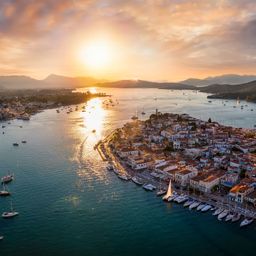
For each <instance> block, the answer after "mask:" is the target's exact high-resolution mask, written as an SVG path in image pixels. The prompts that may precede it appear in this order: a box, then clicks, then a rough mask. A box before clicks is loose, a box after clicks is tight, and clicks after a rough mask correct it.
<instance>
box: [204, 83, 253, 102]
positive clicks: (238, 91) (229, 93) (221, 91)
mask: <svg viewBox="0 0 256 256" xmlns="http://www.w3.org/2000/svg"><path fill="white" fill-rule="evenodd" d="M200 91H201V92H206V93H212V94H213V95H211V96H209V98H223V99H236V98H237V97H239V98H240V99H248V100H250V101H256V80H255V81H251V82H249V83H244V84H237V85H230V84H221V85H220V84H214V85H209V86H206V87H203V88H201V89H200Z"/></svg>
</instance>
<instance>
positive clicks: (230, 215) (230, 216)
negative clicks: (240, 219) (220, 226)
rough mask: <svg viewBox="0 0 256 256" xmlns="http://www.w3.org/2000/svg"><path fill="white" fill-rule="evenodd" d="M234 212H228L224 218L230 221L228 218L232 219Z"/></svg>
mask: <svg viewBox="0 0 256 256" xmlns="http://www.w3.org/2000/svg"><path fill="white" fill-rule="evenodd" d="M234 215H235V214H234V213H233V212H231V213H229V214H228V215H227V217H226V218H225V221H230V220H232V218H233V217H234Z"/></svg>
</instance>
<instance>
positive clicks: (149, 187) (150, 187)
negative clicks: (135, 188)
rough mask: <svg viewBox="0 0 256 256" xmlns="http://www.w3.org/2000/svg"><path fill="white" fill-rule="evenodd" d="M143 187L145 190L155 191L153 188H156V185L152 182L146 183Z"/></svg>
mask: <svg viewBox="0 0 256 256" xmlns="http://www.w3.org/2000/svg"><path fill="white" fill-rule="evenodd" d="M143 188H144V189H145V190H148V191H153V190H155V189H156V187H155V186H153V185H152V184H145V185H144V186H143Z"/></svg>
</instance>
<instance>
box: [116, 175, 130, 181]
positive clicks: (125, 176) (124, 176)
mask: <svg viewBox="0 0 256 256" xmlns="http://www.w3.org/2000/svg"><path fill="white" fill-rule="evenodd" d="M118 178H119V179H121V180H125V181H128V180H129V177H128V176H127V175H125V174H119V175H118Z"/></svg>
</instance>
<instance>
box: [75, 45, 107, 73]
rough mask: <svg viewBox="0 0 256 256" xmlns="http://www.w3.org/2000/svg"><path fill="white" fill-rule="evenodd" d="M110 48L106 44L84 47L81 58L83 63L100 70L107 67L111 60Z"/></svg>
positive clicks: (80, 54)
mask: <svg viewBox="0 0 256 256" xmlns="http://www.w3.org/2000/svg"><path fill="white" fill-rule="evenodd" d="M110 52H111V51H110V47H109V45H108V44H107V43H106V42H94V43H91V44H90V45H86V46H84V47H83V48H82V49H81V51H80V53H79V56H80V58H81V61H82V62H83V63H85V65H87V66H88V67H90V68H93V69H100V68H104V67H106V66H107V65H108V64H109V62H110V60H111V53H110Z"/></svg>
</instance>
